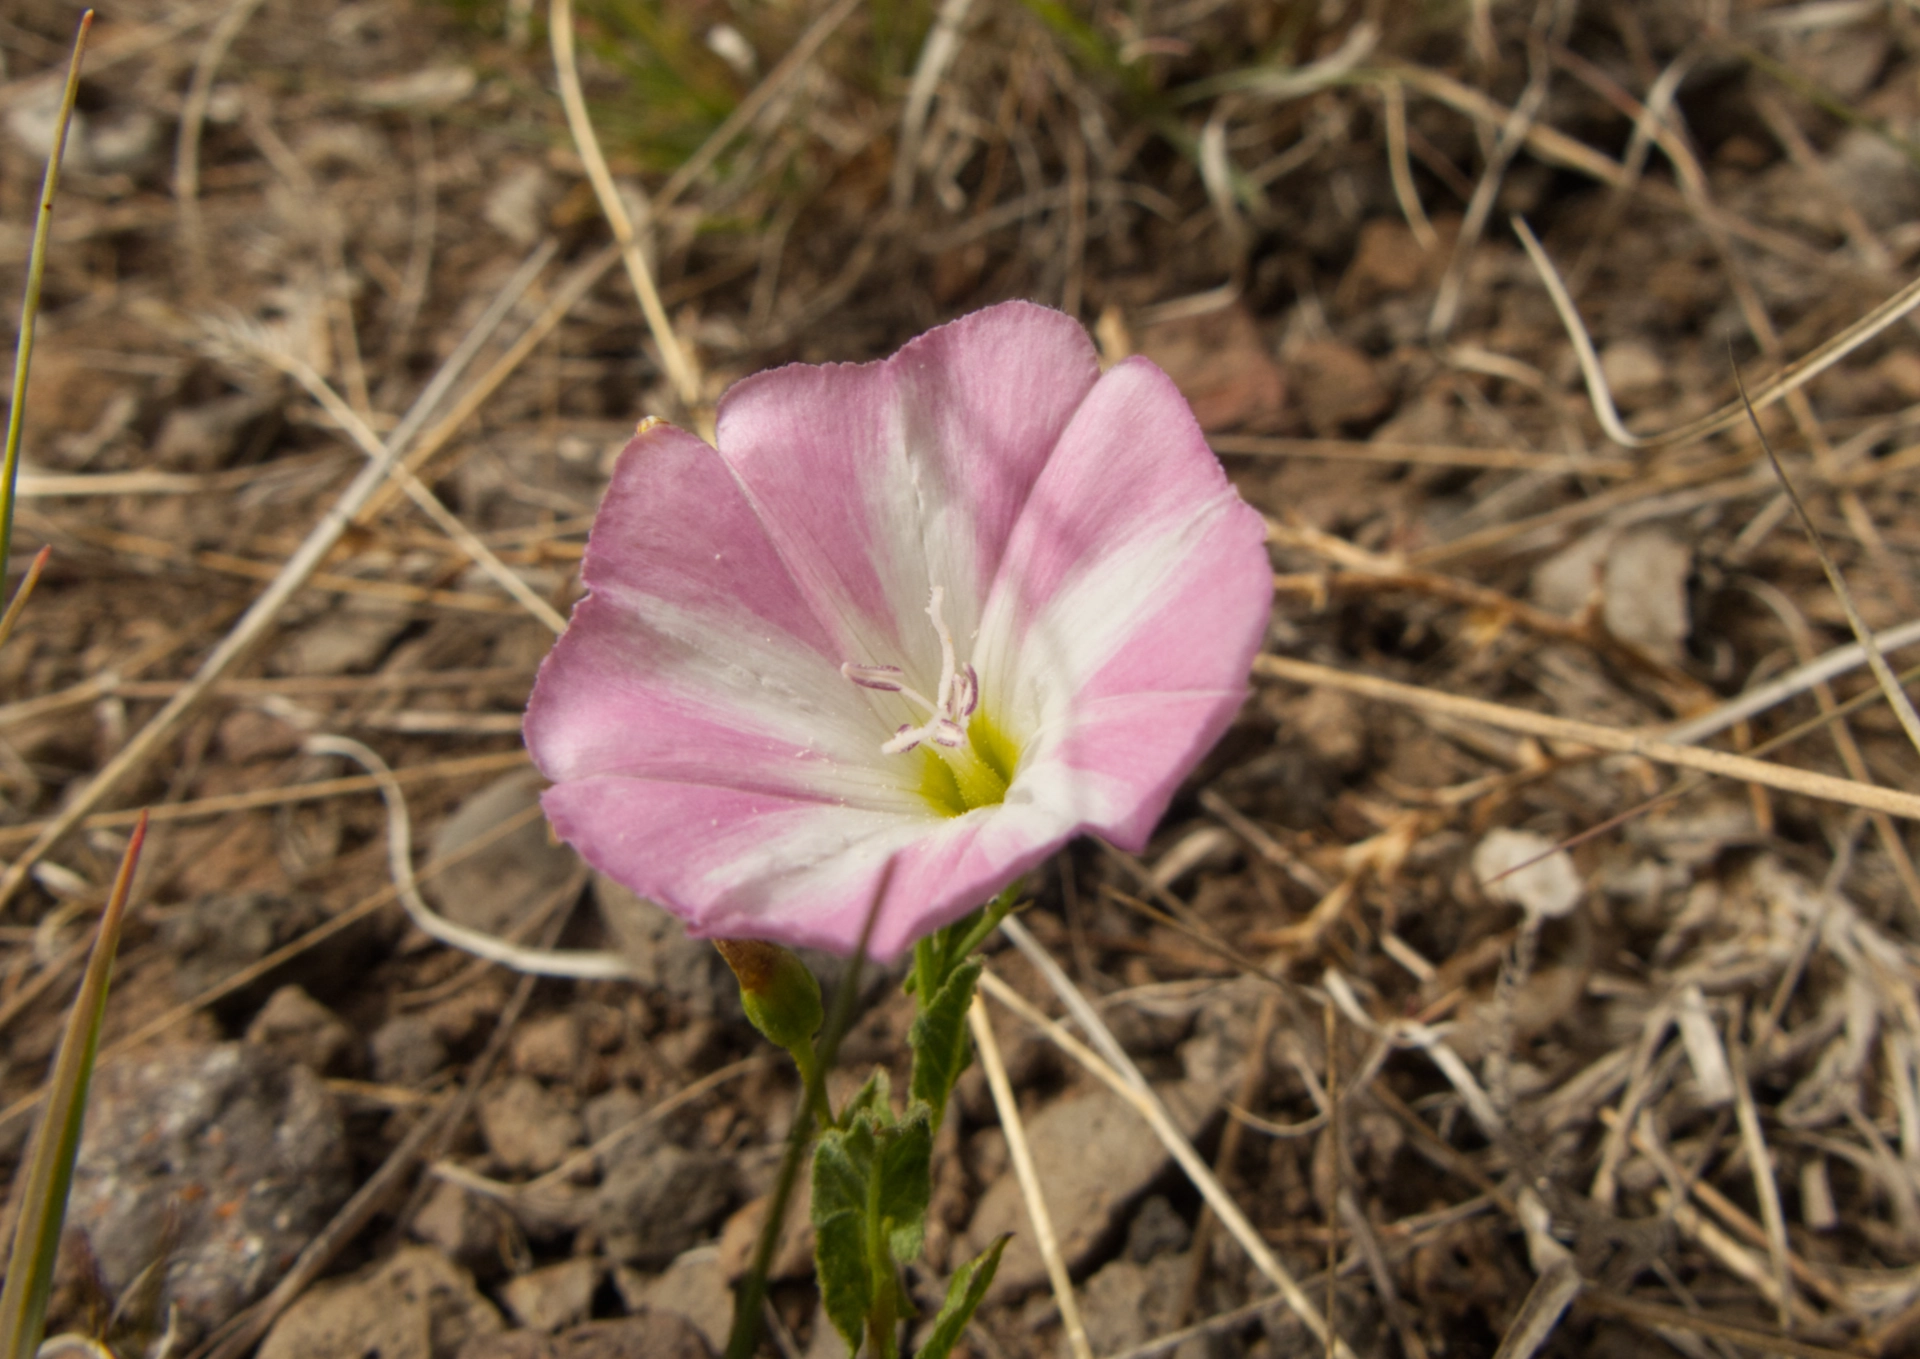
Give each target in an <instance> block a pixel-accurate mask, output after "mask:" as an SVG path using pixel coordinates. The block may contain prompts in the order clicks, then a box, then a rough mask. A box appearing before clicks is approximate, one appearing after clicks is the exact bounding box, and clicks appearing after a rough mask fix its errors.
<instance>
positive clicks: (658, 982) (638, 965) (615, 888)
mask: <svg viewBox="0 0 1920 1359" xmlns="http://www.w3.org/2000/svg"><path fill="white" fill-rule="evenodd" d="M593 899H594V901H595V902H596V903H598V905H599V907H600V916H601V918H602V919H603V920H605V921H606V923H607V930H608V932H609V933H611V934H612V935H613V937H614V939H615V940H616V941H617V942H618V943H619V945H620V951H621V952H622V953H623V954H625V955H626V958H627V961H628V962H630V963H632V964H633V970H634V979H635V980H636V981H638V982H639V983H640V985H642V986H644V987H646V988H648V989H649V990H652V991H659V992H664V993H665V994H666V995H668V996H671V997H672V998H673V999H675V1000H677V1001H680V1002H681V1003H682V1004H684V1005H685V1006H686V1007H687V1008H688V1009H689V1010H691V1011H692V1012H693V1013H694V1014H696V1015H702V1016H715V1015H718V1016H723V1017H726V1018H744V1017H745V1012H744V1011H742V1010H741V1008H740V988H739V986H738V985H737V984H736V983H735V982H734V980H733V974H732V973H731V972H729V971H728V970H727V965H726V963H725V962H724V961H722V959H721V957H720V955H719V953H718V952H717V951H715V949H714V947H713V945H712V944H710V943H708V942H707V941H706V940H704V939H689V938H688V937H687V931H686V927H685V926H683V925H682V924H681V923H680V922H679V921H678V920H677V919H675V918H674V917H673V916H671V915H669V914H668V913H667V912H666V910H665V909H664V908H663V907H660V906H656V905H654V903H652V902H651V901H648V900H647V899H646V898H645V897H642V896H640V895H639V894H638V893H636V892H633V891H631V890H629V889H628V888H626V887H623V886H621V885H620V884H619V883H617V882H615V881H614V880H613V879H612V878H609V877H608V876H607V875H606V874H604V873H596V874H594V875H593Z"/></svg>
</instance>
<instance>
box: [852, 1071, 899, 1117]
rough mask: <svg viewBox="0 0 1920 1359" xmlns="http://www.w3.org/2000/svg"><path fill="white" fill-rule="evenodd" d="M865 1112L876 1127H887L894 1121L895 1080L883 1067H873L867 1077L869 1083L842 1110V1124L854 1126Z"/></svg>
mask: <svg viewBox="0 0 1920 1359" xmlns="http://www.w3.org/2000/svg"><path fill="white" fill-rule="evenodd" d="M863 1114H864V1115H867V1116H868V1117H869V1118H870V1119H871V1120H872V1121H873V1123H874V1125H875V1126H876V1127H886V1126H887V1125H888V1124H890V1123H892V1122H893V1082H892V1081H890V1080H889V1079H887V1073H886V1071H885V1070H884V1069H883V1068H881V1067H875V1068H874V1069H873V1074H872V1075H871V1076H869V1077H867V1083H866V1084H865V1085H863V1086H861V1087H860V1091H859V1093H858V1094H856V1095H855V1096H854V1097H853V1098H852V1099H850V1100H848V1101H847V1107H846V1108H844V1109H842V1110H841V1111H840V1126H841V1127H842V1128H851V1127H853V1126H854V1124H855V1123H857V1122H858V1121H859V1119H860V1116H861V1115H863Z"/></svg>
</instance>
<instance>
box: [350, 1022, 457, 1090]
mask: <svg viewBox="0 0 1920 1359" xmlns="http://www.w3.org/2000/svg"><path fill="white" fill-rule="evenodd" d="M368 1046H370V1047H371V1048H372V1049H373V1078H374V1079H375V1080H376V1081H380V1082H382V1083H383V1084H386V1085H420V1084H422V1083H424V1082H425V1081H426V1079H427V1078H428V1077H429V1076H431V1075H433V1073H434V1072H436V1071H438V1070H439V1069H440V1068H441V1067H443V1066H445V1065H446V1064H447V1045H446V1044H445V1043H443V1042H441V1041H440V1035H439V1034H438V1033H435V1032H434V1028H433V1025H432V1023H431V1022H429V1021H428V1020H427V1019H426V1017H425V1016H423V1015H395V1016H394V1017H393V1018H392V1019H389V1020H388V1021H387V1022H386V1023H384V1024H382V1025H381V1026H380V1027H379V1028H377V1029H375V1030H374V1031H373V1038H372V1039H371V1041H370V1042H369V1044H368Z"/></svg>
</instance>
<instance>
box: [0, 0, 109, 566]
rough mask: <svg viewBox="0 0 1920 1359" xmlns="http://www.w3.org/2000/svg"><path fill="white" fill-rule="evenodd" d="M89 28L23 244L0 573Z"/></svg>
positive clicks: (78, 40) (2, 490) (86, 24)
mask: <svg viewBox="0 0 1920 1359" xmlns="http://www.w3.org/2000/svg"><path fill="white" fill-rule="evenodd" d="M92 28H93V11H92V10H88V11H87V12H86V13H84V14H82V15H81V16H80V31H79V32H78V33H77V34H76V35H75V36H74V40H73V57H72V60H71V61H70V62H69V63H68V65H67V84H66V89H65V90H64V92H63V93H62V94H61V96H60V111H59V113H58V114H57V115H55V118H54V124H53V145H52V147H51V148H50V149H49V150H48V152H47V174H46V178H45V179H44V180H43V181H42V182H41V185H40V211H39V212H37V213H36V214H35V215H34V219H33V243H32V244H31V245H30V246H29V247H28V248H27V289H26V296H25V297H24V298H23V299H22V300H21V303H20V333H19V338H18V339H17V340H16V341H15V343H14V354H13V399H12V401H11V402H10V403H9V404H8V408H7V444H6V453H5V461H4V463H3V464H0V575H4V574H5V572H6V561H7V553H8V552H9V551H10V550H11V548H12V546H13V502H14V485H15V483H16V482H17V481H18V480H19V476H20V431H21V429H22V428H23V427H24V423H25V420H26V414H27V373H28V370H29V369H30V368H31V366H32V364H33V331H34V323H35V322H36V321H38V320H39V317H40V284H41V282H42V280H43V279H45V277H46V274H47V237H48V235H49V229H50V228H51V227H52V225H53V200H54V198H55V196H56V195H57V194H58V193H59V191H60V162H61V161H62V160H64V159H65V158H66V149H67V129H68V127H69V126H70V125H71V124H72V122H73V107H74V104H75V102H76V101H77V100H78V99H79V97H80V61H81V58H82V57H84V56H85V55H86V51H87V34H88V33H89V32H90V31H91V30H92Z"/></svg>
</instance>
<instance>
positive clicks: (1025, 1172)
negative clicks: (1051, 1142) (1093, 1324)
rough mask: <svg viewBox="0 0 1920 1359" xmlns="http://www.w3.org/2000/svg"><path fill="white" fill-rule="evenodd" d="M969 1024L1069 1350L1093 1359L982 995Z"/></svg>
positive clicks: (1076, 1357) (1078, 1357)
mask: <svg viewBox="0 0 1920 1359" xmlns="http://www.w3.org/2000/svg"><path fill="white" fill-rule="evenodd" d="M967 1025H968V1027H970V1028H971V1029H972V1030H973V1046H974V1049H975V1050H976V1051H977V1052H978V1053H979V1054H980V1066H981V1069H982V1070H984V1071H985V1072H986V1074H987V1088H988V1089H989V1090H991V1091H992V1092H993V1107H994V1108H995V1110H997V1111H998V1113H999V1115H1000V1130H1001V1131H1002V1132H1004V1133H1005V1134H1006V1136H1007V1156H1008V1158H1009V1159H1010V1160H1011V1161H1012V1162H1013V1173H1014V1177H1015V1178H1016V1179H1018V1180H1019V1182H1020V1197H1021V1198H1022V1199H1023V1200H1024V1201H1025V1202H1026V1205H1027V1219H1028V1220H1029V1221H1030V1222H1032V1223H1033V1242H1034V1245H1035V1246H1036V1247H1038V1249H1039V1251H1040V1258H1041V1259H1042V1260H1043V1261H1045V1262H1046V1267H1047V1280H1048V1282H1049V1283H1051V1284H1052V1285H1053V1296H1054V1301H1055V1302H1056V1303H1057V1304H1058V1305H1059V1308H1060V1325H1061V1328H1062V1329H1064V1330H1065V1331H1066V1333H1067V1347H1068V1348H1069V1349H1070V1350H1072V1352H1073V1355H1074V1359H1093V1346H1092V1345H1091V1344H1089V1343H1088V1341H1087V1328H1086V1327H1085V1326H1084V1325H1083V1324H1081V1321H1080V1306H1079V1304H1078V1303H1077V1302H1075V1301H1074V1296H1073V1278H1072V1276H1071V1275H1069V1274H1068V1273H1067V1262H1066V1260H1065V1259H1064V1258H1063V1257H1062V1256H1061V1254H1060V1241H1059V1238H1058V1237H1056V1236H1055V1235H1054V1232H1053V1215H1052V1214H1051V1213H1049V1212H1048V1211H1047V1200H1046V1195H1045V1193H1044V1192H1043V1190H1042V1188H1041V1185H1040V1173H1039V1171H1037V1170H1035V1169H1034V1165H1033V1149H1032V1147H1030V1146H1029V1145H1028V1144H1027V1128H1026V1124H1025V1123H1024V1122H1023V1121H1022V1120H1021V1117H1020V1101H1019V1100H1017V1099H1015V1098H1014V1095H1013V1085H1012V1084H1011V1083H1010V1082H1009V1081H1008V1080H1007V1064H1006V1062H1005V1061H1003V1060H1002V1059H1001V1057H1000V1044H999V1043H998V1042H997V1041H996V1040H995V1039H994V1036H993V1025H992V1023H991V1022H989V1020H988V1019H987V1007H986V1002H984V1001H982V1000H981V999H980V997H979V996H977V995H976V996H975V997H974V998H973V1005H972V1007H971V1008H970V1009H969V1010H968V1011H967Z"/></svg>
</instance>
